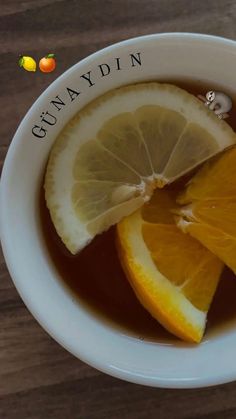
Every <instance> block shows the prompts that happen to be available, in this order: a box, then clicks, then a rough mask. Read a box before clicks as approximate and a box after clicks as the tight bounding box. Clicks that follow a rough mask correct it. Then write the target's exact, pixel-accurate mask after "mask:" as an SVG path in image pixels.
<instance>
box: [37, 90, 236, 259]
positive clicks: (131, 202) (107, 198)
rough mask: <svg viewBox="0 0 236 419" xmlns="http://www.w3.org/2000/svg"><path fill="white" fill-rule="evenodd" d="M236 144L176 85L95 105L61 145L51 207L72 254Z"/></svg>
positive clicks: (55, 152) (50, 170)
mask: <svg viewBox="0 0 236 419" xmlns="http://www.w3.org/2000/svg"><path fill="white" fill-rule="evenodd" d="M234 142H235V134H234V132H233V131H232V129H231V128H230V127H229V126H228V125H227V124H226V123H225V122H224V121H220V120H219V119H218V118H217V116H216V115H215V114H214V113H213V112H212V111H209V110H207V109H206V107H205V106H204V105H203V104H202V103H201V102H200V101H199V100H198V99H196V98H195V97H194V96H192V95H191V94H189V93H187V92H186V91H184V90H182V89H179V88H178V87H175V86H173V85H167V84H160V83H151V82H150V83H142V84H137V85H131V86H126V87H121V88H119V89H117V90H113V91H111V92H109V93H107V94H105V95H104V96H102V97H100V98H98V99H97V100H95V101H94V102H92V103H90V104H89V105H88V106H86V107H85V108H84V109H83V110H81V111H80V112H79V113H78V114H77V115H76V116H75V117H74V118H73V119H72V120H71V121H70V122H69V123H68V124H67V125H66V126H65V128H64V129H63V130H62V132H61V133H60V135H59V136H58V138H57V139H56V141H55V143H54V145H53V147H52V150H51V153H50V158H49V162H48V166H47V170H46V178H45V192H46V201H47V206H48V208H49V210H50V213H51V217H52V220H53V223H54V225H55V228H56V230H57V232H58V234H59V236H60V237H61V239H62V241H63V242H64V243H65V245H66V246H67V248H68V249H69V250H70V251H71V253H76V252H78V251H79V250H80V249H82V248H83V247H84V246H86V244H88V242H89V241H90V240H91V239H92V238H93V237H94V236H95V235H96V234H98V233H101V232H102V231H104V230H105V229H107V228H108V227H110V226H111V225H112V224H115V223H117V222H119V221H120V220H121V219H122V217H124V216H126V215H129V214H130V213H132V212H134V211H135V210H137V209H138V208H139V207H140V206H142V205H143V203H144V202H146V201H148V200H149V199H150V196H151V195H152V192H153V189H155V188H156V187H157V186H159V187H163V186H164V185H165V184H167V183H169V182H172V181H174V180H175V179H177V178H178V177H180V176H181V175H183V174H184V173H186V172H188V171H189V170H191V169H192V168H194V167H195V166H196V165H198V164H200V163H201V162H203V161H204V160H206V159H208V158H209V157H211V156H213V155H215V154H216V153H218V152H219V151H221V150H222V149H224V148H225V147H228V146H229V145H231V144H233V143H234Z"/></svg>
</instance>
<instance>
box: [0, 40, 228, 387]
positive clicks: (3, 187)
mask: <svg viewBox="0 0 236 419" xmlns="http://www.w3.org/2000/svg"><path fill="white" fill-rule="evenodd" d="M173 37H175V39H176V38H179V39H180V40H181V39H184V40H185V41H187V40H189V42H192V41H193V40H197V41H210V42H214V43H217V45H219V44H221V45H227V46H229V47H230V46H233V47H234V48H235V47H236V42H235V41H233V40H230V39H227V38H224V37H219V36H214V35H207V34H197V33H189V32H183V33H182V32H168V33H160V34H150V35H144V36H139V37H135V38H131V39H127V40H124V41H121V42H118V43H115V44H112V45H109V46H107V47H105V48H103V49H101V50H99V51H97V52H95V53H93V54H91V55H89V56H88V57H86V58H84V59H83V60H81V61H79V62H78V63H76V64H74V65H73V66H72V67H70V68H69V69H68V70H67V71H65V72H64V73H62V74H61V75H60V76H59V77H58V78H57V79H56V80H55V81H54V82H53V83H51V84H50V85H49V87H48V88H47V89H45V90H44V91H43V92H42V94H41V95H40V96H39V97H38V98H37V99H36V101H35V102H34V103H33V105H32V106H31V107H30V109H29V110H28V112H27V113H26V115H25V117H24V118H23V119H22V121H21V123H20V124H19V126H18V128H17V130H16V132H15V135H14V137H13V140H12V142H11V144H10V146H9V149H8V152H7V156H6V158H5V162H4V165H3V170H2V176H1V182H0V235H1V243H2V249H3V254H4V258H5V261H6V264H7V267H8V270H9V273H10V276H11V279H12V281H13V283H14V285H15V287H16V289H17V291H18V293H19V294H20V296H21V298H22V300H23V302H24V303H25V305H26V306H27V308H28V309H29V311H30V312H31V314H32V315H33V316H34V318H35V319H36V320H37V321H38V323H39V324H40V325H41V327H42V328H43V329H44V330H46V331H47V333H48V334H49V335H50V336H52V337H53V338H54V340H56V341H57V342H58V343H59V344H60V345H61V346H62V347H64V348H65V349H66V350H68V351H69V352H70V353H72V354H73V355H74V356H76V357H77V358H79V359H81V360H82V361H83V362H85V363H87V364H89V365H91V366H92V367H94V368H96V369H98V370H100V371H102V372H105V373H107V374H109V375H111V376H114V377H116V378H120V379H123V380H125V381H129V382H133V383H137V384H144V385H147V386H152V387H163V388H200V387H208V386H213V385H218V384H223V383H226V382H230V381H233V380H235V379H236V368H235V371H233V370H231V371H228V372H227V373H225V372H223V373H222V374H221V375H219V374H218V375H217V376H215V377H213V376H210V377H208V378H204V379H202V378H201V377H193V378H192V379H188V380H187V381H184V380H181V379H167V378H165V379H162V378H160V377H157V376H155V377H153V378H150V376H148V377H145V376H144V375H139V374H134V373H133V372H130V371H127V370H122V369H118V368H116V367H115V366H114V365H106V364H104V362H103V361H101V360H99V359H97V358H96V359H94V358H91V357H89V356H87V354H85V353H81V352H80V351H79V350H78V351H75V350H74V349H73V347H72V346H71V345H70V343H69V342H66V341H65V340H63V339H62V336H58V335H57V334H56V333H55V332H54V330H53V329H52V328H50V327H49V326H48V324H47V323H46V322H45V321H44V319H43V318H42V316H41V314H40V313H39V311H37V310H35V307H34V305H33V304H32V303H31V301H30V300H29V299H28V296H27V295H26V294H25V293H24V292H23V290H22V289H21V286H20V283H21V281H22V280H21V273H20V272H18V271H17V270H16V269H15V267H14V261H13V258H12V251H11V249H10V243H9V240H8V239H7V236H8V230H7V228H5V227H6V220H7V205H6V203H5V200H4V196H5V194H6V193H7V182H6V179H7V177H8V173H10V171H11V161H12V159H13V158H14V154H15V148H16V144H17V138H18V136H19V135H20V133H21V130H22V127H23V125H24V124H26V123H27V121H28V120H30V118H31V116H32V115H33V113H34V112H35V110H36V109H37V108H38V107H39V106H40V104H41V102H42V101H43V100H44V95H45V94H48V93H50V92H51V91H52V92H53V91H54V90H55V89H56V87H57V86H59V85H60V84H61V82H62V80H63V79H64V77H68V76H69V75H70V74H72V73H73V72H74V71H75V69H76V68H77V67H78V66H81V65H82V64H84V63H86V64H87V63H89V62H92V61H93V60H94V59H95V58H97V57H100V56H103V54H104V53H107V52H110V51H112V50H114V49H115V48H119V47H122V46H132V45H133V44H136V43H137V42H139V41H144V40H151V39H154V40H155V39H158V40H159V39H168V38H169V39H171V38H173Z"/></svg>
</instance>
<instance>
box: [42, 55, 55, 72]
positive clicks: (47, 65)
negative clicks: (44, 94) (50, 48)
mask: <svg viewBox="0 0 236 419" xmlns="http://www.w3.org/2000/svg"><path fill="white" fill-rule="evenodd" d="M54 57H55V54H48V55H46V56H45V57H43V58H41V60H40V61H39V68H40V70H41V71H42V72H43V73H51V72H52V71H53V70H55V67H56V60H55V58H54Z"/></svg>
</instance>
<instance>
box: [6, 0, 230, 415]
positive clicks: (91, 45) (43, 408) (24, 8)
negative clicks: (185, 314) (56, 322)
mask: <svg viewBox="0 0 236 419" xmlns="http://www.w3.org/2000/svg"><path fill="white" fill-rule="evenodd" d="M0 6H1V7H0V80H1V89H0V105H1V107H0V109H1V112H0V162H1V165H2V163H3V161H4V158H5V155H6V152H7V148H8V146H9V144H10V142H11V139H12V136H13V134H14V132H15V130H16V128H17V125H18V124H19V122H20V120H21V119H22V117H23V116H24V114H25V112H26V111H27V109H28V108H29V107H30V106H31V105H32V103H33V102H34V100H35V99H36V98H37V96H38V95H39V94H40V93H41V92H42V91H43V90H44V89H45V88H46V87H47V86H48V85H49V84H50V83H51V82H52V81H53V80H54V79H55V78H56V77H58V76H59V75H60V74H61V73H62V72H63V71H65V70H66V69H67V68H69V67H70V66H71V65H73V64H74V63H75V62H77V61H78V60H80V59H81V58H83V57H85V56H87V55H88V54H90V53H92V52H94V51H96V50H97V49H100V48H102V47H104V46H106V45H109V44H111V43H113V42H117V41H119V40H122V39H126V38H129V37H133V36H137V35H142V34H148V33H155V32H162V31H165V32H169V31H184V32H202V33H208V34H216V35H221V36H226V37H229V38H232V39H236V25H235V17H236V3H235V1H234V0H220V1H219V0H204V1H201V0H200V1H196V0H146V1H145V0H143V1H142V0H119V1H116V0H81V1H75V0H40V1H38V0H25V1H24V2H21V1H18V0H8V1H7V0H5V1H4V0H3V1H0ZM49 52H54V53H55V54H56V56H57V63H58V65H57V69H56V71H55V72H54V73H52V74H41V73H39V72H38V73H34V74H33V73H27V72H25V71H23V70H22V69H20V68H19V67H18V66H17V60H18V55H19V54H24V55H32V56H34V57H35V58H36V59H37V60H38V59H39V58H41V57H42V56H44V55H45V54H46V53H49ZM0 325H1V327H0V418H1V419H15V418H17V419H51V418H57V419H60V418H63V419H64V418H65V417H69V418H72V419H103V418H104V419H108V418H109V419H120V418H122V419H152V418H153V419H154V418H159V419H169V418H175V419H178V418H179V419H190V418H191V419H195V418H196V419H197V418H198V419H199V418H202V419H221V418H224V419H228V418H231V419H235V418H236V398H235V392H236V383H231V384H227V385H223V386H219V387H215V388H208V389H200V390H185V391H184V390H163V389H152V388H146V387H143V386H138V385H133V384H129V383H126V382H122V381H120V380H118V379H114V378H112V377H109V376H106V375H104V374H102V373H100V372H98V371H96V370H94V369H93V368H91V367H89V366H87V365H85V364H83V363H82V362H80V361H79V360H77V359H75V358H74V357H72V356H71V355H70V354H69V353H67V352H66V351H65V350H64V349H62V348H61V347H60V346H59V345H58V344H57V343H55V342H54V341H53V340H52V339H51V338H50V337H49V336H48V335H47V334H46V332H45V331H44V330H42V329H41V327H40V326H39V325H38V324H37V322H36V321H35V320H34V319H33V317H32V316H31V314H30V313H29V312H28V310H27V309H26V307H25V306H24V304H23V303H22V301H21V299H20V297H19V295H18V294H17V292H16V290H15V288H14V286H13V284H12V282H11V279H10V276H9V273H8V271H7V268H6V265H5V263H4V258H3V255H2V254H0ZM183 361H184V360H183Z"/></svg>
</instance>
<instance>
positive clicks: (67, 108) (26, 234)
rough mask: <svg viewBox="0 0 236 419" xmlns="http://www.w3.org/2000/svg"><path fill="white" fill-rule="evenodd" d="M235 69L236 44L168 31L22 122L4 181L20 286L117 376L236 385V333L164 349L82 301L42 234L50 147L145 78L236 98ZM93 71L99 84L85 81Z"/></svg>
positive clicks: (110, 53) (50, 92) (68, 339)
mask: <svg viewBox="0 0 236 419" xmlns="http://www.w3.org/2000/svg"><path fill="white" fill-rule="evenodd" d="M132 54H133V55H132ZM118 58H119V60H117V59H118ZM99 65H102V70H103V73H104V75H102V72H101V69H100V67H99ZM108 66H109V67H108ZM235 67H236V43H235V42H233V41H230V40H227V39H223V38H217V37H213V36H206V35H198V34H187V33H186V34H180V33H172V34H171V33H169V34H159V35H149V36H144V37H140V38H136V39H131V40H128V41H124V42H121V43H119V44H116V45H112V46H110V47H108V48H105V49H103V50H101V51H99V52H97V53H95V54H93V55H91V56H90V57H88V58H86V59H84V60H83V61H81V62H79V63H78V64H76V65H75V66H73V67H72V68H71V69H69V70H68V71H66V72H65V73H64V74H63V75H62V76H60V77H59V78H58V79H57V80H56V81H55V82H54V83H52V85H51V86H50V87H49V88H48V89H47V90H46V91H45V92H44V93H43V94H42V95H41V96H40V97H39V98H38V100H37V101H36V102H35V103H34V105H33V106H32V108H31V109H30V110H29V112H28V113H27V115H26V116H25V118H24V119H23V121H22V122H21V124H20V126H19V128H18V130H17V132H16V134H15V136H14V139H13V141H12V144H11V146H10V148H9V151H8V154H7V158H6V161H5V164H4V168H3V173H2V181H1V239H2V245H3V251H4V255H5V258H6V262H7V265H8V268H9V271H10V274H11V276H12V279H13V281H14V283H15V286H16V288H17V289H18V291H19V294H20V295H21V297H22V299H23V300H24V302H25V304H26V305H27V307H28V308H29V310H30V311H31V313H32V314H33V315H34V317H35V318H36V319H37V320H38V322H39V323H40V324H41V325H42V327H43V328H44V329H45V330H46V331H47V332H48V333H49V334H50V335H51V336H52V337H53V338H54V339H55V340H56V341H57V342H59V343H60V344H61V345H62V346H63V347H65V348H66V349H67V350H68V351H70V352H71V353H72V354H74V355H75V356H77V357H78V358H80V359H81V360H83V361H84V362H87V363H88V364H90V365H92V366H94V367H95V368H98V369H99V370H101V371H104V372H106V373H108V374H111V375H113V376H116V377H119V378H122V379H124V380H128V381H131V382H135V383H140V384H145V385H150V386H157V387H171V388H174V387H175V388H189V387H202V386H209V385H215V384H220V383H225V382H229V381H232V380H234V379H236V361H235V352H236V328H235V329H234V328H232V329H230V330H228V331H225V332H222V333H219V334H218V335H216V336H215V337H212V338H211V339H210V340H208V341H205V342H204V343H203V344H200V345H198V346H194V345H187V344H185V345H184V344H183V345H161V344H156V343H152V342H147V341H140V340H139V339H136V338H134V337H132V336H128V335H126V334H124V333H122V332H121V331H119V330H118V329H116V328H115V327H111V326H109V325H107V324H106V323H105V322H103V321H102V320H101V319H98V318H96V317H95V315H94V314H92V313H91V312H90V311H89V310H87V309H86V308H85V307H84V306H83V305H81V304H80V303H79V302H78V301H77V300H76V299H74V298H73V297H72V295H71V294H70V293H69V292H68V291H67V290H66V288H65V287H64V286H63V284H62V282H61V281H60V280H59V278H58V274H57V272H56V270H55V268H54V266H53V265H52V263H51V261H50V258H49V256H48V254H47V251H46V249H45V247H44V245H43V239H42V233H41V230H40V228H39V214H38V213H39V211H38V192H39V185H40V181H41V179H42V173H43V167H44V165H45V162H46V160H47V157H48V153H49V150H50V148H51V145H52V143H53V141H54V139H55V137H56V135H57V134H58V133H59V131H60V130H61V128H62V127H63V126H64V125H65V123H66V122H67V121H68V120H69V119H70V118H71V117H72V116H73V115H74V114H75V113H76V112H77V111H78V110H79V109H81V108H82V107H83V106H84V105H85V104H87V103H88V102H90V101H91V100H92V99H94V98H95V97H97V96H99V95H101V94H102V93H104V92H105V91H107V90H110V89H112V88H115V87H118V86H120V85H123V84H128V83H133V82H137V81H142V80H152V79H160V78H161V79H163V78H164V79H165V78H166V79H171V78H172V79H173V78H175V79H177V78H180V77H181V78H190V79H198V80H199V79H200V80H203V81H208V82H209V86H210V85H211V83H212V82H214V83H219V84H220V85H221V86H223V87H225V88H227V89H229V90H231V91H232V90H234V89H235V86H236V72H235ZM119 68H120V69H119ZM109 69H110V72H109V74H107V75H106V73H108V71H109ZM88 72H90V73H89V75H90V78H91V82H89V81H88V80H86V79H85V77H82V75H84V74H86V73H87V74H88ZM86 77H87V76H86ZM87 78H88V77H87ZM67 88H69V89H73V90H74V91H76V92H77V93H78V92H80V94H78V95H76V93H73V92H72V91H68V90H67ZM56 96H59V98H60V99H61V100H62V101H63V102H64V103H65V105H62V106H60V107H61V109H60V110H57V109H56V107H55V105H53V104H52V103H50V102H51V101H52V100H53V99H54V98H55V97H56ZM46 111H48V112H49V113H51V114H53V115H54V116H55V117H56V118H57V122H56V123H55V125H51V126H49V125H47V124H46V123H43V124H42V118H43V116H42V117H40V115H41V114H42V112H46ZM44 116H45V114H44ZM54 121H55V120H54ZM52 122H53V119H52ZM35 125H36V126H38V127H41V125H43V127H44V128H45V127H47V129H48V130H47V132H45V131H44V130H43V128H42V129H40V128H37V127H36V128H35V129H34V133H35V134H36V135H39V136H41V137H42V138H39V137H37V136H35V135H33V133H32V127H34V126H35ZM44 134H45V135H44Z"/></svg>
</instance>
